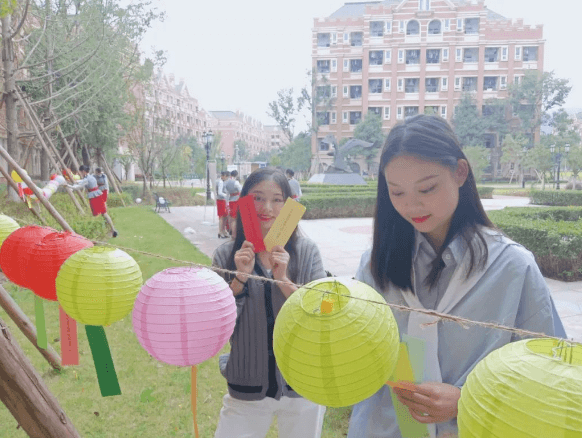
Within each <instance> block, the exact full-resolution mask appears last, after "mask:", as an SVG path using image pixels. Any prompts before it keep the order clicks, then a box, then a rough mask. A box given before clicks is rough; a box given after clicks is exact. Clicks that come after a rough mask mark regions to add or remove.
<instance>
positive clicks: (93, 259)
mask: <svg viewBox="0 0 582 438" xmlns="http://www.w3.org/2000/svg"><path fill="white" fill-rule="evenodd" d="M55 285H56V289H57V298H58V300H59V303H60V304H61V306H62V307H63V310H64V311H65V312H66V313H67V314H68V315H69V316H70V317H71V318H73V319H75V320H77V321H79V322H80V323H83V324H87V325H95V326H98V325H109V324H111V323H113V322H115V321H119V320H120V319H123V318H124V317H125V316H126V315H127V314H128V313H129V312H131V309H132V308H133V304H134V302H135V297H136V295H137V294H138V292H139V289H140V287H141V285H142V276H141V270H140V269H139V266H138V264H137V262H136V261H135V260H134V259H133V258H132V257H131V256H130V255H129V254H127V253H126V252H124V251H121V250H120V249H115V248H110V247H103V246H93V247H91V248H86V249H83V250H81V251H78V252H76V253H75V254H73V255H72V256H70V257H69V258H68V259H67V260H66V261H65V263H63V266H61V269H60V270H59V273H58V275H57V279H56V282H55Z"/></svg>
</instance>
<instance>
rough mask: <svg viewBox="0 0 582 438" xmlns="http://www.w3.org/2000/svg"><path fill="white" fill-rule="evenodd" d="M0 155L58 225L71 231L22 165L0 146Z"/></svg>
mask: <svg viewBox="0 0 582 438" xmlns="http://www.w3.org/2000/svg"><path fill="white" fill-rule="evenodd" d="M0 156H1V157H2V158H4V159H5V160H6V161H7V162H8V164H9V165H10V166H12V168H13V169H14V170H15V171H16V173H17V174H18V176H20V178H22V180H23V181H24V182H25V183H26V185H27V186H28V187H29V188H30V189H31V190H32V192H33V193H34V194H35V195H36V197H37V198H38V200H39V201H40V202H41V203H42V205H44V206H45V208H46V209H47V210H48V212H49V213H50V214H51V215H52V217H54V218H55V220H56V221H57V222H58V223H59V225H60V226H61V227H62V228H63V230H65V231H73V229H72V228H71V226H70V225H69V224H68V223H67V221H66V220H65V219H64V218H63V217H62V216H61V215H60V213H59V212H58V211H57V210H56V209H55V208H54V207H53V206H52V204H51V203H50V202H49V200H48V199H47V198H45V197H44V195H43V193H42V192H41V191H40V190H39V188H38V187H37V186H36V184H35V183H34V182H33V181H32V180H31V179H30V177H29V176H28V174H27V173H26V172H24V170H22V167H20V166H19V165H18V163H17V162H16V161H14V160H13V159H12V157H11V156H10V155H9V154H8V152H7V151H6V149H4V148H3V147H2V146H0Z"/></svg>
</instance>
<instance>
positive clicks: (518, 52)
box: [515, 46, 521, 61]
mask: <svg viewBox="0 0 582 438" xmlns="http://www.w3.org/2000/svg"><path fill="white" fill-rule="evenodd" d="M520 59H521V47H520V46H516V47H515V60H516V61H519V60H520Z"/></svg>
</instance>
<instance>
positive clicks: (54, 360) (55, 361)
mask: <svg viewBox="0 0 582 438" xmlns="http://www.w3.org/2000/svg"><path fill="white" fill-rule="evenodd" d="M0 306H2V308H3V309H4V310H5V311H6V313H7V314H8V316H9V317H10V318H11V319H12V321H14V324H16V325H17V326H18V328H19V329H20V331H21V332H22V333H23V334H24V336H26V337H27V338H28V340H29V341H30V342H32V345H34V346H35V348H36V349H37V350H38V351H39V352H40V354H42V355H43V356H44V358H45V359H46V360H47V361H48V363H49V364H50V366H52V367H53V368H54V369H55V370H59V371H60V370H62V369H63V367H62V365H61V358H60V356H59V355H58V354H57V352H56V351H55V350H54V349H53V347H51V346H50V345H49V346H48V348H47V349H46V350H45V349H44V348H40V347H39V346H38V345H36V340H37V336H36V327H35V326H34V324H33V323H32V322H31V321H30V319H28V317H27V316H26V314H25V313H24V312H23V311H22V309H21V308H20V307H19V306H18V304H16V301H14V300H13V299H12V297H11V296H10V294H9V293H8V292H7V291H6V289H4V287H2V285H0Z"/></svg>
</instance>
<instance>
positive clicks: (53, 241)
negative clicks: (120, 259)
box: [27, 231, 93, 301]
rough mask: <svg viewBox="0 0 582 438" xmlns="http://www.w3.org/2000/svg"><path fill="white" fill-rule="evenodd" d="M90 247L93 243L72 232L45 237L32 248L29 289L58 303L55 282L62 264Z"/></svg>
mask: <svg viewBox="0 0 582 438" xmlns="http://www.w3.org/2000/svg"><path fill="white" fill-rule="evenodd" d="M90 246H93V242H91V241H90V240H89V239H86V238H85V237H83V236H80V235H79V234H76V233H73V232H70V231H66V232H64V233H58V232H57V233H50V234H47V235H46V236H44V237H43V238H42V240H41V241H40V242H38V243H36V244H35V245H34V246H33V247H32V250H31V252H30V255H29V257H28V260H27V261H28V266H29V267H30V269H32V270H33V272H34V275H33V276H32V277H31V278H29V280H28V288H29V289H31V290H32V291H33V292H34V293H35V294H37V295H38V296H39V297H41V298H44V299H46V300H51V301H57V290H56V288H55V280H56V278H57V274H58V273H59V269H60V268H61V266H62V264H63V263H64V262H65V260H67V259H68V258H69V257H70V256H71V255H73V254H75V253H76V252H77V251H80V250H82V249H84V248H89V247H90Z"/></svg>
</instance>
